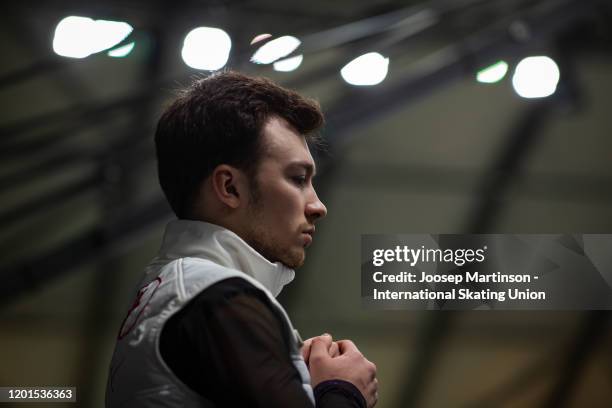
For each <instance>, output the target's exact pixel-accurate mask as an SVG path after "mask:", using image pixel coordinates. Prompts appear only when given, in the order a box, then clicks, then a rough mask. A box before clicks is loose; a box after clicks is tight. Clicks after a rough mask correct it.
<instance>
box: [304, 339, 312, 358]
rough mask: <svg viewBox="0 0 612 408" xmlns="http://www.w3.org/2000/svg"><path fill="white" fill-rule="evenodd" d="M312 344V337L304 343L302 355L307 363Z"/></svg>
mask: <svg viewBox="0 0 612 408" xmlns="http://www.w3.org/2000/svg"><path fill="white" fill-rule="evenodd" d="M311 346H312V339H308V340H306V341H305V342H304V344H303V345H302V357H303V358H304V361H305V362H306V364H308V358H309V357H310V347H311Z"/></svg>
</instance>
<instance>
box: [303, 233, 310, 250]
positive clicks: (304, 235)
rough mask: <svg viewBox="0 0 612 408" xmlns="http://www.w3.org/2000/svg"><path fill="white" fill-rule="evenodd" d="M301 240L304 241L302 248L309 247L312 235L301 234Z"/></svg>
mask: <svg viewBox="0 0 612 408" xmlns="http://www.w3.org/2000/svg"><path fill="white" fill-rule="evenodd" d="M302 238H303V240H304V248H306V247H309V246H310V244H312V234H309V233H306V232H304V233H302Z"/></svg>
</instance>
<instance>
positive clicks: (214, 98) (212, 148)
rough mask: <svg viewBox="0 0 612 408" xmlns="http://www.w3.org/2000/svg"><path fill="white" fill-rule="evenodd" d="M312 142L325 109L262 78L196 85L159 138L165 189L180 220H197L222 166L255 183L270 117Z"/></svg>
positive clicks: (223, 76) (171, 112)
mask: <svg viewBox="0 0 612 408" xmlns="http://www.w3.org/2000/svg"><path fill="white" fill-rule="evenodd" d="M274 115H276V116H279V117H281V118H283V119H285V120H286V121H287V122H288V123H289V124H290V125H291V126H292V127H293V128H294V129H295V130H296V131H297V132H298V133H299V134H301V135H303V136H304V137H307V140H308V141H310V142H312V141H315V140H316V135H315V134H314V132H316V131H317V130H319V129H320V128H321V126H322V125H323V114H322V112H321V109H320V107H319V104H318V103H317V102H316V101H314V100H311V99H308V98H305V97H303V96H301V95H299V94H298V93H296V92H294V91H291V90H288V89H285V88H282V87H280V86H278V85H276V84H275V83H274V82H272V81H270V80H269V79H266V78H261V77H249V76H246V75H243V74H239V73H237V72H233V71H225V72H220V73H217V74H213V75H211V76H209V77H207V78H204V79H199V80H196V81H195V82H193V84H192V85H191V86H189V87H188V88H187V89H185V90H183V91H181V92H180V93H179V96H178V98H177V99H176V100H175V101H174V102H172V104H170V106H169V107H168V108H167V109H166V110H165V112H164V113H163V114H162V116H161V118H160V119H159V122H158V124H157V130H156V132H155V146H156V151H157V165H158V172H159V183H160V185H161V187H162V190H163V191H164V194H165V195H166V198H167V200H168V202H169V203H170V206H171V207H172V210H173V211H174V212H175V214H176V216H177V217H178V218H190V217H192V214H191V212H192V208H193V205H194V199H195V197H196V193H197V191H198V187H199V186H200V184H201V182H202V181H203V180H205V179H206V178H207V177H208V176H209V175H210V174H211V173H212V171H213V170H214V169H215V167H217V166H218V165H220V164H228V165H231V166H235V167H237V168H239V169H241V170H243V171H244V172H245V173H246V174H247V176H248V177H249V179H250V180H253V179H254V175H255V173H256V171H257V165H258V162H259V159H260V156H261V152H262V146H261V133H262V129H263V127H264V125H265V122H266V121H267V119H268V118H269V117H270V116H274Z"/></svg>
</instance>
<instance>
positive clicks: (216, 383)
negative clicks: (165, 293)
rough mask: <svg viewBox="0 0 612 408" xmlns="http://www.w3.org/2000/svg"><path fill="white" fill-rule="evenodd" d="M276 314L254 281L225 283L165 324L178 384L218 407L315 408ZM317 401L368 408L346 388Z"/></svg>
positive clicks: (165, 346) (166, 353) (324, 391)
mask: <svg viewBox="0 0 612 408" xmlns="http://www.w3.org/2000/svg"><path fill="white" fill-rule="evenodd" d="M275 313H276V312H275V310H274V309H273V308H272V306H271V305H270V301H269V299H268V298H267V296H266V295H265V294H264V293H263V292H262V291H260V290H259V289H257V288H255V287H254V286H253V285H251V284H250V283H249V282H247V281H245V280H244V279H240V278H230V279H226V280H223V281H221V282H219V283H216V284H215V285H212V286H211V287H209V288H207V289H206V290H204V291H203V292H202V293H200V294H199V295H198V296H196V297H195V298H194V299H192V300H191V301H190V302H189V303H188V304H187V305H186V306H185V307H184V308H182V309H181V310H180V311H179V312H177V313H176V314H175V315H173V316H172V317H171V318H170V319H169V320H168V321H167V322H166V324H165V325H164V328H163V329H162V334H161V339H160V353H161V356H162V358H163V359H164V361H165V362H166V364H167V365H168V366H169V367H170V369H171V370H172V371H173V372H174V373H175V375H176V376H177V377H178V378H179V379H180V380H181V381H183V382H184V383H185V384H187V385H188V386H189V387H190V388H191V389H193V390H194V391H196V392H197V393H199V394H201V395H202V396H204V397H205V398H207V399H209V400H211V401H213V402H214V403H215V404H217V405H218V406H220V407H269V408H273V407H292V408H302V407H303V408H312V403H311V402H310V400H309V399H308V396H307V395H306V393H305V392H304V390H303V388H302V384H301V380H300V375H299V373H298V371H297V370H296V368H295V367H294V366H293V363H292V362H291V359H290V358H289V353H288V350H289V339H288V338H286V331H285V330H283V325H282V320H281V319H280V317H279V316H277V315H276V314H275ZM355 392H356V394H357V395H356V394H355ZM315 395H317V407H318V408H332V407H333V408H344V407H360V408H363V407H365V401H364V400H363V397H362V396H361V394H360V393H359V391H357V389H356V388H355V387H354V386H353V385H352V384H350V383H346V382H344V381H334V382H326V383H325V384H322V386H321V387H320V388H319V387H317V389H316V390H315ZM359 397H361V399H360V398H359Z"/></svg>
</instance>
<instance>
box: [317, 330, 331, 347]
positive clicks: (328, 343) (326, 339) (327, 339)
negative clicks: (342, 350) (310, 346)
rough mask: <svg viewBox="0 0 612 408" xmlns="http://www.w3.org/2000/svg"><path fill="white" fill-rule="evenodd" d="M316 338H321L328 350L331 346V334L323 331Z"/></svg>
mask: <svg viewBox="0 0 612 408" xmlns="http://www.w3.org/2000/svg"><path fill="white" fill-rule="evenodd" d="M318 338H319V339H321V341H323V342H324V343H325V346H326V347H327V349H328V350H329V348H330V347H331V345H332V343H333V339H332V336H331V334H328V333H325V334H322V335H320V336H319V337H318Z"/></svg>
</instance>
